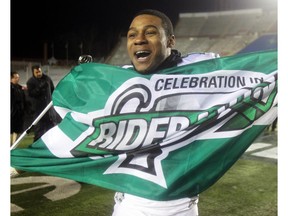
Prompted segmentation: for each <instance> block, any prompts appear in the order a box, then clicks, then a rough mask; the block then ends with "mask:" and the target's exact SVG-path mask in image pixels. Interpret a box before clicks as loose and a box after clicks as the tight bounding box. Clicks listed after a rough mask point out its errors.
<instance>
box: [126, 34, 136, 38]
mask: <svg viewBox="0 0 288 216" xmlns="http://www.w3.org/2000/svg"><path fill="white" fill-rule="evenodd" d="M135 36H136V34H134V33H133V34H132V33H131V34H128V36H127V37H128V38H134V37H135Z"/></svg>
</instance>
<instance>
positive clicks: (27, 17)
mask: <svg viewBox="0 0 288 216" xmlns="http://www.w3.org/2000/svg"><path fill="white" fill-rule="evenodd" d="M275 2H276V0H158V1H155V0H114V1H112V0H105V1H103V2H102V5H100V1H96V0H85V1H83V0H82V1H61V0H57V1H56V0H42V1H34V0H32V1H31V0H30V1H29V0H28V1H20V0H11V22H10V23H11V46H10V47H11V58H12V59H24V58H26V59H27V58H43V53H44V52H43V50H44V49H43V47H44V43H45V42H46V43H47V49H48V58H50V57H51V55H52V44H54V56H55V58H56V59H61V58H62V59H64V58H65V56H66V49H65V44H66V43H67V42H68V50H69V58H78V56H79V54H80V47H79V45H80V43H81V41H82V42H83V53H86V54H92V55H93V56H95V57H97V56H103V55H107V54H108V52H109V51H110V50H111V48H112V47H113V45H114V44H115V42H116V41H117V38H118V37H119V36H120V35H125V31H126V29H127V28H128V26H129V24H130V21H131V20H130V18H131V16H132V15H133V14H134V13H135V12H137V11H138V10H140V9H144V8H154V9H158V10H161V11H163V12H165V13H166V14H167V15H168V16H169V17H170V18H171V19H172V21H173V22H174V23H175V22H176V20H177V17H178V13H179V12H205V11H215V10H229V9H230V10H231V9H233V8H236V9H244V8H258V7H268V8H269V7H270V6H271V3H274V4H275Z"/></svg>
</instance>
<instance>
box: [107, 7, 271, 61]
mask: <svg viewBox="0 0 288 216" xmlns="http://www.w3.org/2000/svg"><path fill="white" fill-rule="evenodd" d="M271 34H273V35H276V37H277V11H276V10H263V9H247V10H233V11H219V12H207V13H181V14H179V20H178V23H176V26H175V35H176V47H175V48H176V49H178V50H179V51H180V52H181V53H182V54H183V55H185V54H187V53H189V52H216V53H219V54H220V55H221V56H228V55H234V54H236V53H238V52H240V51H241V50H243V49H244V48H245V47H247V46H248V45H249V44H251V43H253V42H254V41H256V40H257V39H259V38H261V37H262V36H265V35H271ZM274 39H275V38H274ZM266 41H267V40H266ZM267 43H268V42H267ZM264 44H265V42H262V46H264ZM106 63H108V64H112V65H124V64H129V59H128V55H127V53H126V38H125V37H123V38H121V39H120V41H119V43H118V45H117V46H116V48H115V51H114V52H112V54H111V56H110V57H109V58H107V61H106Z"/></svg>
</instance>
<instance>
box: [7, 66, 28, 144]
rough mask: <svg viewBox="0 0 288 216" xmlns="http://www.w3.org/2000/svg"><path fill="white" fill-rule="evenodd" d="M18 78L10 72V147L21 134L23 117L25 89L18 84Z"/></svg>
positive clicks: (16, 74) (14, 73) (13, 72)
mask: <svg viewBox="0 0 288 216" xmlns="http://www.w3.org/2000/svg"><path fill="white" fill-rule="evenodd" d="M19 80H20V76H19V73H18V72H16V71H12V72H11V79H10V86H11V91H10V145H12V144H13V143H14V142H15V141H16V139H17V137H18V134H19V133H21V132H23V125H24V115H25V94H24V90H26V89H27V88H26V87H24V86H22V85H20V84H19Z"/></svg>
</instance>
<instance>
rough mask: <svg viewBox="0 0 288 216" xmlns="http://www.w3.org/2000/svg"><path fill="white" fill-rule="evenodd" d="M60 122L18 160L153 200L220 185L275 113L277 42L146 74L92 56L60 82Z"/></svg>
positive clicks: (14, 160)
mask: <svg viewBox="0 0 288 216" xmlns="http://www.w3.org/2000/svg"><path fill="white" fill-rule="evenodd" d="M53 105H54V107H55V109H56V110H57V111H58V113H59V114H60V115H61V116H62V117H63V120H62V121H61V123H60V124H59V125H57V126H55V127H54V128H52V129H51V130H49V131H48V132H47V133H46V134H44V135H43V136H42V137H41V139H39V140H38V141H36V142H35V143H33V144H32V145H31V146H30V147H28V148H26V149H20V148H19V149H14V150H12V151H11V166H12V167H15V168H16V169H19V170H25V171H33V172H40V173H45V174H48V175H54V176H59V177H64V178H69V179H73V180H76V181H79V182H85V183H89V184H94V185H98V186H101V187H104V188H108V189H111V190H115V191H120V192H125V193H129V194H133V195H137V196H140V197H144V198H149V199H153V200H171V199H176V198H181V197H187V196H189V197H191V196H193V195H196V194H199V193H201V192H202V191H204V190H206V189H207V188H209V187H210V186H211V185H213V184H214V183H215V182H216V181H217V180H218V179H219V178H221V176H223V175H224V173H225V172H226V171H227V170H228V169H229V168H230V167H231V166H232V165H233V164H234V163H235V162H236V161H237V159H239V157H240V156H241V155H242V154H243V153H244V152H245V150H246V149H247V148H248V147H249V146H250V145H251V144H252V142H253V141H254V140H255V139H256V138H257V136H259V135H260V133H261V132H262V131H263V130H264V129H265V127H266V126H267V125H269V124H271V122H272V121H273V120H274V119H275V118H276V116H277V51H265V52H255V53H250V54H241V55H235V56H229V57H223V58H219V59H212V60H206V61H202V62H198V63H194V64H190V65H185V66H180V67H174V68H169V69H166V70H162V71H159V72H158V73H157V74H150V75H141V74H139V73H137V72H135V71H133V70H130V69H123V68H119V67H115V66H109V65H105V64H96V63H87V64H82V65H79V66H76V67H74V68H73V69H72V70H71V72H70V73H69V74H67V75H66V76H65V77H64V78H63V79H62V80H61V81H60V82H59V84H58V85H57V87H56V89H55V91H54V93H53Z"/></svg>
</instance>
